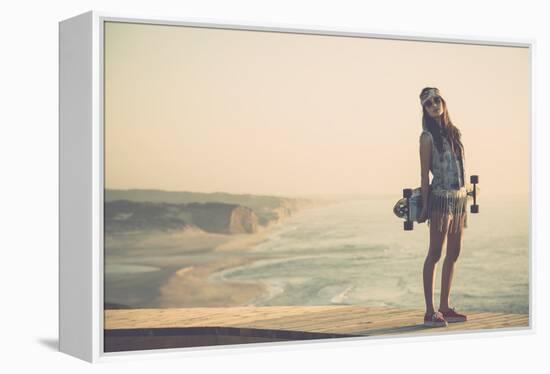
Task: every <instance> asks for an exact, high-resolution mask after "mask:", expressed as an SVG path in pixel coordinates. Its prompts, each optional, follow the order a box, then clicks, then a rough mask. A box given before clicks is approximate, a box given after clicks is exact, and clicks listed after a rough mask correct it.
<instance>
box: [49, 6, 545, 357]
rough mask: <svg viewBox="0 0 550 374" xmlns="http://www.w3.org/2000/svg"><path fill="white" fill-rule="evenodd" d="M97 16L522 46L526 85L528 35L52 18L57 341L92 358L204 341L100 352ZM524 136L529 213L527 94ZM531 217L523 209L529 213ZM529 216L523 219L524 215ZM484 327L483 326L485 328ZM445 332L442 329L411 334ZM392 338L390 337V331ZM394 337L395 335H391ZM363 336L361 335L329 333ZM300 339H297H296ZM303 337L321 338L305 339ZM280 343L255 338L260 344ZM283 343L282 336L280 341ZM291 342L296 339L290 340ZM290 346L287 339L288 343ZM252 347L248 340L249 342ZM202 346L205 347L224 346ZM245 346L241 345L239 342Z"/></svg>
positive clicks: (193, 22) (90, 15)
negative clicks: (55, 25)
mask: <svg viewBox="0 0 550 374" xmlns="http://www.w3.org/2000/svg"><path fill="white" fill-rule="evenodd" d="M104 22H131V23H144V24H158V25H180V26H196V27H209V28H225V29H228V28H229V29H238V30H255V31H275V32H285V33H302V34H303V33H306V34H321V35H334V36H355V37H368V38H381V39H396V40H415V41H432V42H433V41H436V42H443V43H461V44H478V45H494V46H516V47H525V48H529V50H530V65H531V70H530V75H531V79H530V92H531V93H532V92H533V88H532V82H533V81H532V70H533V67H532V64H533V53H534V50H535V40H528V39H517V40H510V39H506V40H499V39H491V40H481V39H466V38H464V37H460V36H453V37H449V36H433V35H421V34H410V35H398V34H388V33H378V32H371V31H370V30H356V29H341V28H340V29H336V28H326V29H325V28H316V27H310V26H305V25H276V24H266V23H263V24H261V25H260V24H234V23H231V22H224V21H217V20H207V19H202V20H199V19H181V18H170V17H166V18H155V17H138V16H130V15H121V14H113V13H103V12H95V11H90V12H87V13H84V14H81V15H78V16H75V17H73V18H70V19H67V20H64V21H62V22H60V24H59V42H60V43H59V48H60V51H59V101H60V103H59V104H60V106H59V128H60V143H59V147H60V161H59V162H60V164H59V170H60V177H59V181H60V195H59V197H60V200H59V204H60V207H59V214H60V218H59V228H60V236H59V278H60V279H59V347H60V351H61V352H64V353H67V354H69V355H72V356H75V357H78V358H80V359H83V360H86V361H89V362H92V363H96V362H110V361H115V360H119V359H125V358H128V357H131V356H134V355H147V356H149V355H155V356H157V355H165V356H166V355H177V356H180V355H184V354H187V353H191V352H193V351H204V350H205V348H204V347H198V348H181V349H179V348H175V349H165V350H162V351H132V352H117V353H105V352H104V349H103V347H104V342H103V331H104V325H103V313H104V309H103V301H104V300H103V285H104V275H103V263H104V258H103V230H104V225H103V201H104V196H103V193H104V180H103V175H104V159H103V155H104V144H103V142H104V131H103V129H104V118H103V100H104V98H103V89H104V87H103V25H104ZM529 103H530V108H531V115H530V120H529V122H530V125H529V141H530V165H529V166H530V175H531V181H530V212H531V214H532V212H533V196H534V191H533V189H534V185H533V183H532V179H533V156H532V155H533V154H534V150H533V146H534V142H533V137H534V134H533V123H532V118H533V116H532V108H533V100H532V95H531V97H530V98H529ZM530 217H531V216H530ZM530 219H531V218H530ZM529 230H530V233H529V234H530V235H529V284H530V285H532V284H533V283H532V282H533V266H532V258H533V256H532V251H533V242H532V238H533V222H532V221H531V222H530V226H529ZM532 289H533V287H530V294H529V310H530V313H529V321H530V322H529V328H528V329H527V330H532V329H533V314H534V310H533V308H532V300H533V291H532ZM522 333H525V331H524V330H519V331H518V330H506V329H501V330H499V331H494V332H491V333H489V334H492V335H516V334H522ZM486 334H487V333H486ZM434 338H435V339H447V338H449V337H448V336H447V337H446V336H437V337H434V336H427V337H426V336H424V337H412V338H409V339H416V340H418V341H422V340H423V339H434ZM390 339H395V338H390ZM397 339H399V338H397ZM343 340H345V341H348V343H351V342H355V343H364V341H365V338H360V339H359V338H343V339H336V340H333V341H331V342H329V343H330V344H338V343H341V341H343ZM299 343H304V342H299ZM306 343H307V344H320V343H323V344H326V343H327V341H321V342H319V341H311V342H307V341H306ZM272 344H276V345H280V344H281V343H262V344H260V345H259V346H260V347H265V348H268V347H269V346H270V345H272ZM285 344H287V343H285ZM294 344H296V343H294ZM291 345H292V344H291ZM252 346H256V344H253V345H252ZM227 348H228V347H224V346H219V347H209V348H208V349H227ZM239 348H242V349H247V348H250V347H249V346H245V345H243V346H239Z"/></svg>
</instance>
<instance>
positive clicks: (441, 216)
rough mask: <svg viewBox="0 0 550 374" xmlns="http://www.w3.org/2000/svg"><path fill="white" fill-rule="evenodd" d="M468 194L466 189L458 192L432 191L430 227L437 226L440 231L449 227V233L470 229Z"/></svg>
mask: <svg viewBox="0 0 550 374" xmlns="http://www.w3.org/2000/svg"><path fill="white" fill-rule="evenodd" d="M467 201H468V193H467V191H466V188H465V187H462V188H461V189H458V190H431V191H430V197H429V199H428V220H427V221H428V226H431V225H437V228H438V230H439V231H443V229H444V227H447V224H448V222H449V221H450V220H451V219H452V220H451V224H450V225H449V233H457V232H459V229H462V228H466V227H468V224H467V221H468V214H467V209H466V207H467Z"/></svg>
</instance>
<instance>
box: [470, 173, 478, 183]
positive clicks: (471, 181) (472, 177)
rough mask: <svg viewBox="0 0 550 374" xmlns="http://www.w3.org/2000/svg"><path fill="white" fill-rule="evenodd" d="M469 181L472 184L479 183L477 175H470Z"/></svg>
mask: <svg viewBox="0 0 550 374" xmlns="http://www.w3.org/2000/svg"><path fill="white" fill-rule="evenodd" d="M470 183H472V184H477V183H479V176H478V175H471V176H470Z"/></svg>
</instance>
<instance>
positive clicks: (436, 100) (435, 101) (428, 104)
mask: <svg viewBox="0 0 550 374" xmlns="http://www.w3.org/2000/svg"><path fill="white" fill-rule="evenodd" d="M435 104H437V105H439V104H441V98H440V97H439V96H436V97H434V98H433V100H428V101H426V102H425V103H424V106H425V107H426V108H430V107H431V106H432V105H435Z"/></svg>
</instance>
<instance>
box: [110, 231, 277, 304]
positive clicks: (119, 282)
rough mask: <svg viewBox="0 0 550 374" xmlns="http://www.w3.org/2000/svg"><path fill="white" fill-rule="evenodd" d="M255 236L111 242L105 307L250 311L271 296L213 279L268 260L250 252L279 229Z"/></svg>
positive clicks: (192, 234) (142, 237)
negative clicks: (256, 302)
mask: <svg viewBox="0 0 550 374" xmlns="http://www.w3.org/2000/svg"><path fill="white" fill-rule="evenodd" d="M278 225H279V224H273V225H270V226H268V227H265V228H262V229H261V230H260V231H259V232H257V233H254V234H233V235H229V234H214V233H208V232H205V231H202V230H198V229H195V228H191V229H186V230H181V231H172V232H160V231H159V232H153V233H151V232H146V233H145V232H134V233H126V234H118V235H110V236H107V237H106V240H105V247H106V257H105V265H106V266H105V269H106V272H105V278H106V286H105V293H106V294H105V307H106V309H120V308H146V307H149V308H151V307H154V308H177V307H180V308H181V307H200V306H202V307H227V306H235V305H248V304H249V303H251V302H253V301H254V300H256V299H257V298H259V297H261V296H262V295H265V294H266V293H268V292H269V291H268V289H267V287H266V286H265V285H263V284H262V283H258V282H247V281H223V280H216V279H213V278H212V275H213V274H216V273H219V272H222V271H224V270H227V269H232V268H237V267H242V266H246V265H248V264H251V263H253V262H255V261H258V260H262V259H264V258H266V257H265V256H263V255H252V254H251V255H248V254H247V253H246V252H247V249H249V248H252V247H253V246H254V245H256V244H259V243H261V242H262V241H264V240H266V237H267V236H268V235H269V234H270V233H271V232H272V231H273V230H274V229H275V228H276V227H277V226H278Z"/></svg>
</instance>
